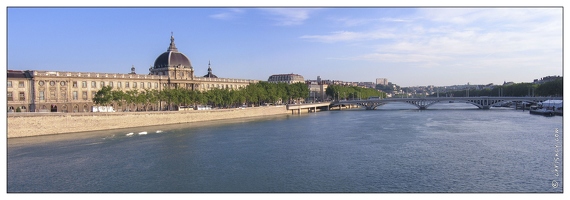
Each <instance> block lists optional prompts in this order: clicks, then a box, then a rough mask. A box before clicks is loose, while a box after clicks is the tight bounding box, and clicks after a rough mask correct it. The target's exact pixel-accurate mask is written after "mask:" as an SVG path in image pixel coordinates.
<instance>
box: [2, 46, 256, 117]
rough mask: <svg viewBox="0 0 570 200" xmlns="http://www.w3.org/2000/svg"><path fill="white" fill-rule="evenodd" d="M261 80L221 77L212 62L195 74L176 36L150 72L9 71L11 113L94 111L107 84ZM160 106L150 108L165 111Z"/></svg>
mask: <svg viewBox="0 0 570 200" xmlns="http://www.w3.org/2000/svg"><path fill="white" fill-rule="evenodd" d="M257 82H259V81H258V80H249V79H234V78H218V77H217V76H215V75H213V73H212V68H211V66H209V64H208V74H206V75H205V76H200V77H196V76H194V68H193V67H192V64H191V62H190V59H188V57H186V55H184V54H182V53H181V52H178V49H177V48H176V45H175V43H174V37H173V36H171V38H170V45H169V47H168V49H167V51H166V52H164V53H162V54H161V55H159V56H158V57H157V58H156V60H155V62H154V65H153V66H151V67H150V68H149V73H148V74H136V73H135V68H134V66H133V67H132V68H131V73H126V74H120V73H93V72H60V71H38V70H23V71H20V70H8V71H7V88H6V90H7V104H8V105H7V106H8V112H15V111H20V112H91V110H92V109H91V107H92V106H93V105H94V103H93V101H92V99H93V97H94V96H95V94H96V92H97V91H98V90H100V89H101V88H102V87H104V86H111V87H112V88H113V89H114V90H122V91H129V90H138V91H142V90H145V89H149V90H158V91H160V90H163V89H166V88H184V89H188V90H197V91H208V90H211V89H213V88H220V89H226V88H227V89H241V88H244V87H246V86H247V85H249V84H250V83H257ZM111 106H113V107H114V108H115V110H119V111H120V110H132V108H133V107H134V105H111ZM164 109H165V108H159V105H154V106H151V107H150V109H149V110H164Z"/></svg>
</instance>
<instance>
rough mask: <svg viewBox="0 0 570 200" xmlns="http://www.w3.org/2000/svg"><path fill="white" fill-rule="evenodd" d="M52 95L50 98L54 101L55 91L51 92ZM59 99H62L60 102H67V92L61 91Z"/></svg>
mask: <svg viewBox="0 0 570 200" xmlns="http://www.w3.org/2000/svg"><path fill="white" fill-rule="evenodd" d="M52 93H53V94H52V96H53V98H54V99H55V91H54V92H52ZM61 99H62V100H67V92H65V91H61Z"/></svg>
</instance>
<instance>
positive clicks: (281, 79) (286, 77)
mask: <svg viewBox="0 0 570 200" xmlns="http://www.w3.org/2000/svg"><path fill="white" fill-rule="evenodd" d="M267 82H270V83H287V84H293V83H304V82H305V78H303V76H301V75H299V74H275V75H271V76H270V77H269V79H267Z"/></svg>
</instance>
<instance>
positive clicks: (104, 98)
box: [92, 86, 113, 106]
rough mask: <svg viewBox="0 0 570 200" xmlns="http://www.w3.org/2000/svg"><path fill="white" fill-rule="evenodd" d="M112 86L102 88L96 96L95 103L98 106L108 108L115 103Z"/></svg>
mask: <svg viewBox="0 0 570 200" xmlns="http://www.w3.org/2000/svg"><path fill="white" fill-rule="evenodd" d="M112 89H113V88H112V87H111V86H104V87H102V88H101V89H100V90H99V91H97V93H95V96H94V97H93V99H92V100H93V102H94V103H95V104H96V105H102V106H108V105H109V104H110V103H111V102H112V101H113V96H112V92H111V90H112Z"/></svg>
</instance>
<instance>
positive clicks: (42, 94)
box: [40, 91, 45, 100]
mask: <svg viewBox="0 0 570 200" xmlns="http://www.w3.org/2000/svg"><path fill="white" fill-rule="evenodd" d="M40 100H45V96H44V91H40Z"/></svg>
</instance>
